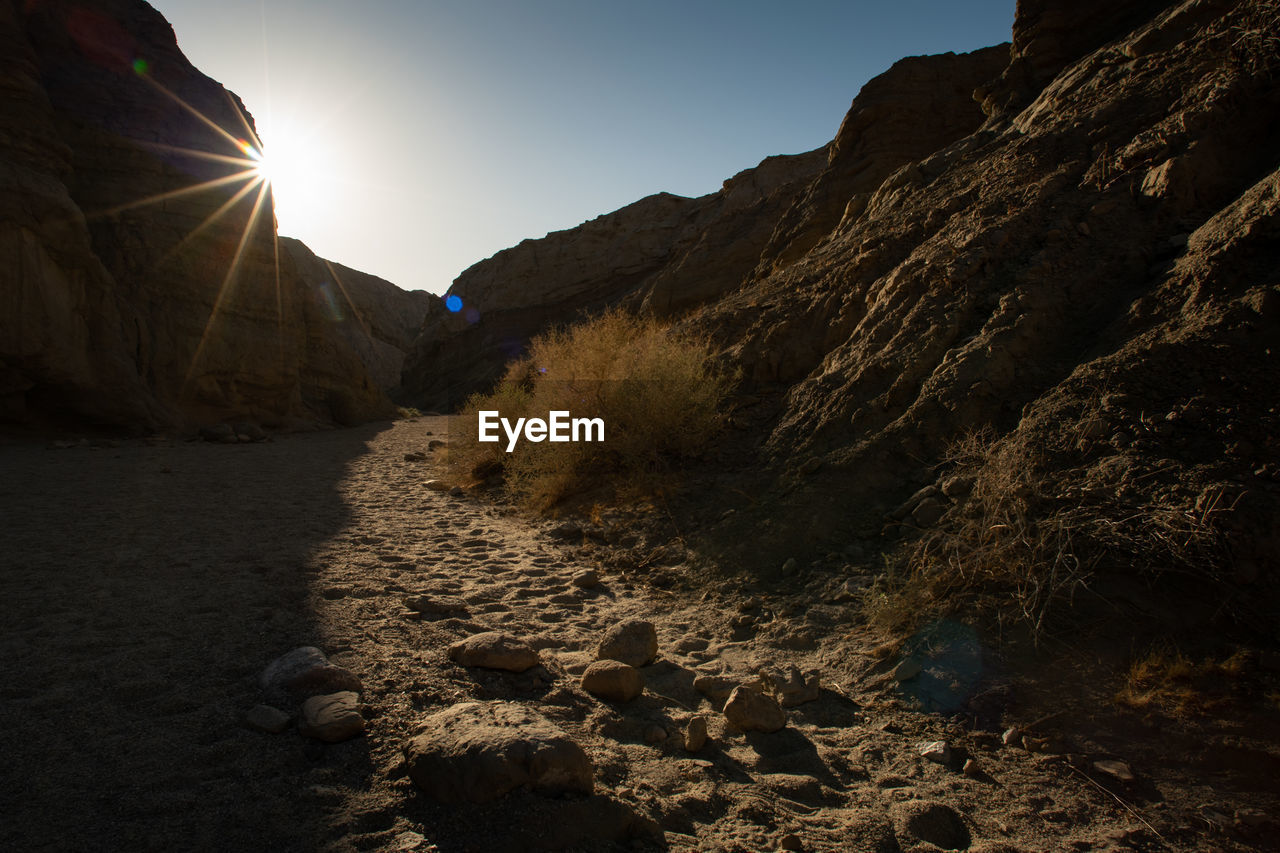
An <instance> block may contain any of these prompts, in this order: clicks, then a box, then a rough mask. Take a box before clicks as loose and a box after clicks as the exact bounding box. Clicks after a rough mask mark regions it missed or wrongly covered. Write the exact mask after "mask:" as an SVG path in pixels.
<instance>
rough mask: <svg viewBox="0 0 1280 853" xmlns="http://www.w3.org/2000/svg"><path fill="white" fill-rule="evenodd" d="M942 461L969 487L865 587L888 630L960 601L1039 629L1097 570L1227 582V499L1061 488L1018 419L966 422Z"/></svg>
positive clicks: (986, 617) (958, 606) (999, 624)
mask: <svg viewBox="0 0 1280 853" xmlns="http://www.w3.org/2000/svg"><path fill="white" fill-rule="evenodd" d="M947 461H949V462H951V463H954V464H955V466H956V471H957V472H958V473H960V474H962V475H965V476H968V477H971V478H972V480H973V488H972V491H971V492H970V494H969V496H968V498H967V500H966V501H965V502H964V503H963V505H962V506H959V507H957V508H955V509H953V510H952V511H951V513H950V514H949V515H948V517H947V518H946V519H945V520H944V522H943V524H942V525H941V526H940V527H939V528H937V529H935V530H933V531H930V532H928V533H926V534H924V535H922V536H921V537H920V538H918V539H916V540H914V541H913V542H911V543H909V544H908V545H906V546H905V547H904V549H903V550H902V551H900V552H899V553H898V554H896V555H895V557H894V558H893V559H891V560H890V565H889V566H888V568H887V570H886V572H885V573H884V575H883V576H882V577H881V578H880V580H879V581H878V582H877V584H876V585H875V586H873V587H872V588H871V590H869V592H868V598H867V609H868V616H869V618H870V620H871V621H872V622H873V623H874V624H876V625H877V626H879V627H880V628H881V629H883V630H885V631H886V632H888V633H891V634H892V633H901V632H903V631H906V630H910V629H912V628H914V627H915V626H917V625H918V624H920V623H922V622H924V621H926V620H929V619H934V618H938V617H941V616H944V615H947V614H949V613H956V612H964V613H966V614H967V615H969V616H971V617H972V618H974V619H975V620H977V621H982V622H986V623H987V624H989V625H992V626H994V627H996V628H997V629H998V630H1002V629H1003V628H1004V627H1005V626H1012V625H1013V624H1015V623H1017V624H1022V625H1023V626H1025V627H1027V628H1029V629H1030V632H1031V635H1032V637H1034V638H1036V639H1037V640H1038V639H1039V638H1040V637H1042V636H1043V634H1044V632H1045V631H1046V629H1047V628H1048V627H1049V625H1050V623H1051V622H1052V621H1054V619H1055V617H1057V616H1059V615H1061V613H1062V612H1063V611H1064V610H1065V609H1067V608H1068V607H1069V606H1070V604H1071V603H1072V602H1073V600H1074V598H1075V596H1076V595H1077V594H1079V593H1081V592H1082V591H1084V590H1086V589H1088V588H1089V585H1090V583H1091V581H1092V580H1093V579H1094V578H1095V577H1096V575H1097V573H1098V572H1100V571H1108V572H1124V573H1130V574H1134V575H1139V576H1143V577H1145V578H1146V579H1147V580H1148V581H1154V580H1158V579H1162V578H1164V579H1168V578H1170V577H1174V576H1181V577H1185V578H1190V579H1193V580H1195V581H1198V582H1207V583H1210V584H1215V585H1217V586H1219V587H1221V586H1222V585H1223V584H1224V570H1223V566H1224V564H1225V553H1226V551H1225V546H1224V539H1223V536H1222V532H1221V531H1220V530H1219V529H1218V523H1217V522H1218V516H1219V515H1220V514H1221V513H1223V512H1224V511H1227V510H1229V509H1230V507H1228V506H1226V505H1225V501H1222V500H1210V501H1208V502H1206V503H1201V504H1198V505H1197V506H1195V507H1189V506H1181V505H1177V504H1175V503H1160V502H1155V501H1148V502H1145V503H1143V502H1138V503H1136V504H1135V503H1131V502H1126V501H1122V500H1120V499H1119V498H1117V497H1116V496H1115V495H1114V494H1113V493H1111V492H1109V491H1108V490H1106V489H1093V490H1091V496H1089V497H1087V498H1086V497H1083V496H1082V495H1081V494H1076V495H1074V496H1072V497H1066V496H1064V492H1063V485H1064V483H1063V481H1064V479H1065V477H1064V473H1065V472H1063V471H1061V470H1059V469H1058V468H1057V467H1056V466H1055V464H1054V459H1053V456H1052V454H1051V453H1050V451H1048V450H1047V449H1046V448H1044V447H1043V446H1041V445H1038V444H1036V443H1035V439H1034V438H1032V437H1031V436H1028V435H1027V434H1025V433H1022V432H1018V431H1015V432H1014V433H1011V434H1010V435H1008V436H1005V437H1003V438H997V437H996V436H995V435H994V433H992V432H991V431H989V430H984V431H979V432H974V433H971V434H969V435H967V436H965V437H964V438H962V439H961V440H960V441H959V442H957V443H956V444H955V445H953V447H952V448H951V450H950V452H949V454H948V457H947ZM1059 461H1060V460H1059Z"/></svg>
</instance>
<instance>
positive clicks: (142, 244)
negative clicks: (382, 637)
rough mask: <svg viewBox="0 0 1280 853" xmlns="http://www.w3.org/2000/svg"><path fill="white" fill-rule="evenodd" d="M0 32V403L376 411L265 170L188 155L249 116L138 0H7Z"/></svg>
mask: <svg viewBox="0 0 1280 853" xmlns="http://www.w3.org/2000/svg"><path fill="white" fill-rule="evenodd" d="M0 44H3V46H4V56H5V59H4V61H3V63H2V64H0V78H2V82H3V85H0V99H3V102H4V104H3V106H4V109H3V111H2V112H0V114H2V115H3V118H0V125H2V126H3V130H4V133H3V137H0V138H3V139H4V143H3V155H4V156H3V162H4V166H3V168H0V186H2V187H3V193H0V198H3V202H0V205H3V207H2V208H0V216H3V219H4V220H5V222H6V223H7V224H6V227H5V228H4V229H2V230H0V259H3V260H4V263H3V265H2V266H0V309H2V310H0V417H3V418H5V419H7V420H35V421H38V420H41V419H51V418H52V419H63V420H65V419H74V420H76V421H80V422H84V421H92V422H99V423H103V424H113V425H127V426H154V425H157V424H161V423H165V424H179V425H181V424H202V423H211V422H216V421H231V420H247V421H254V422H258V423H263V424H266V425H269V426H289V425H295V424H302V423H316V422H333V421H340V422H358V421H361V420H367V419H369V418H371V417H378V416H381V415H383V414H385V413H387V412H388V411H389V406H388V403H387V400H386V398H385V395H384V394H383V391H382V389H381V388H380V387H379V384H378V382H377V381H375V380H374V379H373V378H372V377H371V376H370V372H369V370H367V369H366V367H365V364H364V362H363V361H362V357H361V356H362V354H364V351H363V350H361V349H360V348H359V347H353V346H352V343H351V342H350V341H349V340H348V339H346V338H344V336H343V335H342V334H340V333H338V332H336V331H335V330H334V329H333V328H331V326H332V323H331V321H330V319H329V317H328V315H327V314H326V311H327V306H326V304H325V303H324V299H323V294H321V293H317V292H315V289H314V288H313V287H312V286H311V285H310V284H309V283H308V281H306V280H305V279H304V277H303V276H301V275H300V274H299V271H298V265H297V264H296V263H294V261H293V259H292V257H291V256H290V255H289V254H288V253H287V252H285V253H281V252H279V250H278V246H277V244H276V242H275V239H274V237H275V228H274V217H273V214H272V200H271V193H270V191H269V189H268V188H265V187H262V186H261V185H255V184H254V181H253V180H252V177H251V176H242V177H240V178H235V179H232V178H231V177H230V176H231V175H233V174H234V173H237V172H247V169H246V166H244V165H231V164H228V163H226V162H220V161H216V160H212V159H209V158H207V157H203V156H201V155H204V154H214V155H219V156H233V157H234V156H243V155H242V152H241V151H240V150H239V149H238V148H237V147H236V145H235V144H234V142H233V140H234V139H235V138H237V137H239V138H248V139H253V138H254V132H253V129H252V119H251V118H250V117H249V116H248V114H247V113H245V112H244V110H243V106H242V105H241V104H240V102H239V100H238V99H236V98H235V96H234V95H232V94H230V93H228V92H226V91H225V90H224V89H223V88H222V87H221V86H220V85H218V84H217V83H215V82H214V81H212V80H210V79H208V78H207V77H205V76H204V75H202V74H200V72H198V71H197V70H196V69H195V68H193V67H192V66H191V65H190V63H189V62H188V61H187V60H186V58H185V57H184V56H183V55H182V53H181V52H180V51H179V50H178V47H177V43H176V40H175V37H174V33H173V31H172V29H171V28H170V27H169V25H168V23H167V22H166V21H165V20H164V19H163V18H162V17H160V15H159V14H158V13H156V12H155V10H154V9H152V8H151V7H150V6H148V5H147V4H146V3H143V2H138V0H106V2H102V3H95V4H93V5H92V6H90V5H86V4H81V3H72V2H66V0H52V2H47V3H39V4H25V5H24V4H16V5H15V4H6V5H5V6H4V8H3V9H2V10H0ZM179 99H181V100H182V101H184V102H185V103H186V104H188V105H190V107H191V108H192V109H193V110H195V111H198V112H199V113H200V114H202V115H203V116H205V117H207V118H208V119H209V120H210V121H211V122H213V123H215V124H217V125H218V126H219V127H221V128H224V129H225V130H226V132H227V133H228V134H229V135H230V139H227V138H224V137H223V136H222V135H220V134H219V133H217V132H216V131H214V130H213V129H212V128H210V127H209V125H208V124H206V123H205V122H204V121H202V120H201V119H200V118H198V117H196V115H194V114H193V113H192V111H191V110H188V109H187V108H186V107H184V106H182V105H181V104H180V103H179ZM201 184H207V186H206V187H205V188H204V189H202V190H200V191H194V192H193V191H192V188H193V187H197V186H199V185H201ZM219 213H220V215H219ZM202 226H203V227H202ZM357 289H359V287H358V286H357ZM357 301H359V299H357ZM421 301H422V300H421V299H418V300H415V302H416V303H421ZM416 310H418V309H416V308H415V309H414V311H416ZM368 313H370V314H372V313H375V312H373V311H372V310H370V311H369V312H368ZM406 319H407V321H408V322H410V323H411V322H414V321H415V320H416V316H414V314H413V313H412V312H411V315H410V316H409V317H408V318H406ZM374 337H375V338H376V337H377V335H376V333H375V335H374ZM391 372H393V371H392V370H391V369H390V367H388V366H386V365H383V367H382V368H381V375H382V376H383V377H384V379H385V377H386V376H388V375H389V374H390V373H391Z"/></svg>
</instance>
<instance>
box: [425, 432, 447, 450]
mask: <svg viewBox="0 0 1280 853" xmlns="http://www.w3.org/2000/svg"><path fill="white" fill-rule="evenodd" d="M427 434H428V435H430V433H427ZM447 446H448V442H445V441H442V440H440V439H438V438H433V439H431V440H430V441H428V442H427V450H439V449H440V448H442V447H447Z"/></svg>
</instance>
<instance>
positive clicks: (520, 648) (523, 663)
mask: <svg viewBox="0 0 1280 853" xmlns="http://www.w3.org/2000/svg"><path fill="white" fill-rule="evenodd" d="M449 659H450V660H452V661H454V662H456V663H460V664H462V665H463V666H480V667H484V668H485V669H504V670H506V671H508V672H524V671H525V670H526V669H531V668H532V667H535V666H537V665H538V664H539V663H540V662H541V661H540V660H539V658H538V653H537V652H535V651H534V650H533V649H531V648H530V647H529V646H528V644H526V643H524V642H522V641H520V640H517V639H516V638H515V637H512V636H511V635H510V634H504V633H502V632H501V631H485V632H484V633H483V634H473V635H471V636H470V637H467V638H466V639H465V640H462V641H460V642H457V643H454V644H453V645H452V646H450V647H449Z"/></svg>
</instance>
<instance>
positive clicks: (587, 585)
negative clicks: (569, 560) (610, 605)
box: [571, 569, 600, 589]
mask: <svg viewBox="0 0 1280 853" xmlns="http://www.w3.org/2000/svg"><path fill="white" fill-rule="evenodd" d="M571 583H572V584H573V585H574V586H576V587H578V588H579V589H595V588H596V587H597V586H599V585H600V575H599V574H597V573H596V572H595V571H593V570H592V569H584V570H583V571H580V572H578V573H577V574H576V575H574V576H573V579H572V580H571Z"/></svg>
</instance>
